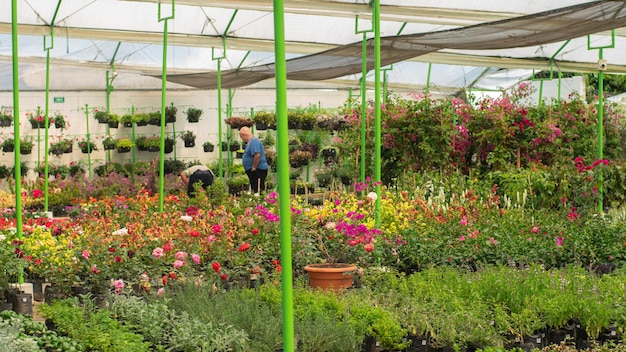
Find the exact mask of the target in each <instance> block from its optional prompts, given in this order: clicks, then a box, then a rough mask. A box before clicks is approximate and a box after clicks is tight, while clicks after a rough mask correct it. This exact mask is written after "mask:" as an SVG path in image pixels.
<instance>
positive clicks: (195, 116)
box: [185, 107, 202, 123]
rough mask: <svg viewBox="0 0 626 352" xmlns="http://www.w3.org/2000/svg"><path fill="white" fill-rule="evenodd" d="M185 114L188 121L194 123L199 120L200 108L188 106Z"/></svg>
mask: <svg viewBox="0 0 626 352" xmlns="http://www.w3.org/2000/svg"><path fill="white" fill-rule="evenodd" d="M185 115H187V121H188V122H191V123H195V122H198V121H200V116H202V110H201V109H197V108H194V107H190V108H188V109H187V110H186V111H185Z"/></svg>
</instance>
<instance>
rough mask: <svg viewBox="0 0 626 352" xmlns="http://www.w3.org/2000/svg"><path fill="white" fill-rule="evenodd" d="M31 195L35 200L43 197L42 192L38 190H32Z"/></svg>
mask: <svg viewBox="0 0 626 352" xmlns="http://www.w3.org/2000/svg"><path fill="white" fill-rule="evenodd" d="M32 195H33V198H35V199H37V198H41V197H43V192H42V191H41V190H40V189H34V190H33V193H32Z"/></svg>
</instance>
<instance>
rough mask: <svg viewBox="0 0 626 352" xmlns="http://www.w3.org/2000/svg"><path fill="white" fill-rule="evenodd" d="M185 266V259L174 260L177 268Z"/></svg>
mask: <svg viewBox="0 0 626 352" xmlns="http://www.w3.org/2000/svg"><path fill="white" fill-rule="evenodd" d="M183 266H185V261H184V260H177V261H175V262H174V268H175V269H179V268H182V267H183Z"/></svg>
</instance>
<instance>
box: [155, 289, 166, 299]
mask: <svg viewBox="0 0 626 352" xmlns="http://www.w3.org/2000/svg"><path fill="white" fill-rule="evenodd" d="M164 294H165V287H161V288H160V289H158V290H157V296H159V297H163V295H164Z"/></svg>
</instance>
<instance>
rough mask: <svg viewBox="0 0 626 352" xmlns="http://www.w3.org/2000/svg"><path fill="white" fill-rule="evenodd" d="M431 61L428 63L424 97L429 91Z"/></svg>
mask: <svg viewBox="0 0 626 352" xmlns="http://www.w3.org/2000/svg"><path fill="white" fill-rule="evenodd" d="M432 69H433V63H432V62H429V63H428V74H427V75H426V97H428V93H429V92H430V74H431V73H432Z"/></svg>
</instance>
